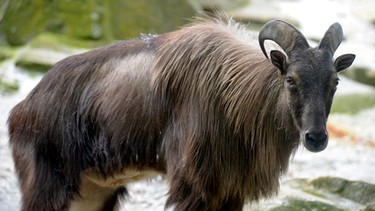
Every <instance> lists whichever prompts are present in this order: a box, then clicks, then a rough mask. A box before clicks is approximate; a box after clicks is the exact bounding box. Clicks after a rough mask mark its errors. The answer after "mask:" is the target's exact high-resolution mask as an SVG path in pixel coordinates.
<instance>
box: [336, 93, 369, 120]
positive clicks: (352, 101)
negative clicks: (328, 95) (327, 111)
mask: <svg viewBox="0 0 375 211" xmlns="http://www.w3.org/2000/svg"><path fill="white" fill-rule="evenodd" d="M374 106H375V92H374V93H357V94H347V95H338V96H335V98H334V100H333V103H332V108H331V113H343V114H349V115H354V114H356V113H358V112H360V111H362V110H365V109H368V108H372V107H374Z"/></svg>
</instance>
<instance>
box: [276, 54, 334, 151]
mask: <svg viewBox="0 0 375 211" xmlns="http://www.w3.org/2000/svg"><path fill="white" fill-rule="evenodd" d="M329 56H330V55H328V56H326V55H324V52H321V51H319V50H318V49H309V50H307V51H306V52H304V53H303V54H300V55H299V56H298V60H297V61H292V62H291V63H290V65H288V67H287V69H286V72H285V73H284V74H283V81H284V88H285V91H286V92H287V96H288V99H289V106H290V111H291V114H292V116H293V119H294V123H295V125H296V127H297V128H298V129H299V130H300V139H301V141H302V143H303V144H304V146H305V147H306V148H307V149H308V150H309V151H313V152H318V151H322V150H324V149H325V148H326V146H327V143H328V133H327V130H326V122H327V117H328V114H329V112H330V109H331V104H332V99H333V95H334V94H335V91H336V88H337V84H338V81H339V79H338V75H337V72H336V70H335V68H334V66H333V61H332V58H330V57H329Z"/></svg>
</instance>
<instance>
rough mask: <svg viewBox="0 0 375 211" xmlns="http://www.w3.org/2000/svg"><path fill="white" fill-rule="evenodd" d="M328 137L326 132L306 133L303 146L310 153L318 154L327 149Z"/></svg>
mask: <svg viewBox="0 0 375 211" xmlns="http://www.w3.org/2000/svg"><path fill="white" fill-rule="evenodd" d="M327 144H328V135H327V132H326V131H307V132H306V133H305V142H304V145H305V147H306V149H308V150H309V151H311V152H320V151H322V150H324V149H325V148H326V147H327Z"/></svg>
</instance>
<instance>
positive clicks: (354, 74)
mask: <svg viewBox="0 0 375 211" xmlns="http://www.w3.org/2000/svg"><path fill="white" fill-rule="evenodd" d="M342 74H343V75H344V76H346V77H348V78H350V79H352V80H355V81H358V82H360V83H364V84H367V85H370V86H374V87H375V70H371V69H369V68H366V67H354V68H351V70H350V71H344V72H343V73H342Z"/></svg>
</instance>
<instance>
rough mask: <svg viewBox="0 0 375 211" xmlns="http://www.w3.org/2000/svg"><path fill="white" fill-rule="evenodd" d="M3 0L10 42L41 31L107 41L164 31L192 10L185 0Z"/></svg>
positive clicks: (3, 27) (1, 18)
mask: <svg viewBox="0 0 375 211" xmlns="http://www.w3.org/2000/svg"><path fill="white" fill-rule="evenodd" d="M2 1H3V3H2V5H1V10H0V32H1V34H2V37H1V38H2V39H3V40H6V41H7V42H8V43H9V44H12V45H23V44H25V43H27V42H28V41H29V40H30V39H32V38H33V37H35V36H36V35H37V34H39V33H41V32H42V31H49V32H54V33H61V34H65V35H67V36H70V37H73V38H79V39H84V40H104V41H105V42H107V43H108V42H112V41H113V40H114V39H115V40H118V39H128V38H132V37H136V36H138V35H139V34H140V33H162V32H166V31H169V30H172V29H175V28H176V27H178V26H180V25H182V24H183V23H186V22H187V18H190V17H192V16H194V14H195V10H194V8H193V7H192V6H191V5H190V4H189V3H188V2H187V1H186V0H137V1H134V0H103V1H102V0H54V1H44V0H34V1H29V0H18V1H13V0H2Z"/></svg>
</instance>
